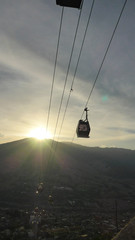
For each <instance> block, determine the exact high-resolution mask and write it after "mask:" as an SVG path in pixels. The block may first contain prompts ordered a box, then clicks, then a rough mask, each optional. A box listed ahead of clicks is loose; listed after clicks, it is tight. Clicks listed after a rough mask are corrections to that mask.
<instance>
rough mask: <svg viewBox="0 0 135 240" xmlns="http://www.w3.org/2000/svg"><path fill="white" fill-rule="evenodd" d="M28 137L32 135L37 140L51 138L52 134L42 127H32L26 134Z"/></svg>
mask: <svg viewBox="0 0 135 240" xmlns="http://www.w3.org/2000/svg"><path fill="white" fill-rule="evenodd" d="M28 137H33V138H36V139H39V140H43V139H49V138H52V134H51V133H50V132H49V131H46V129H45V128H43V127H38V128H35V129H32V130H31V131H30V133H29V134H28Z"/></svg>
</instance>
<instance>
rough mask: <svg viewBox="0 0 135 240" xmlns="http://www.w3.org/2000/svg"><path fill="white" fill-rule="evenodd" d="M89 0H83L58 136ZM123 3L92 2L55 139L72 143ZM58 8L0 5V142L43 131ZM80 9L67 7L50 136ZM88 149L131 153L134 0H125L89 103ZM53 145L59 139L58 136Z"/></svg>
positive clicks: (10, 0)
mask: <svg viewBox="0 0 135 240" xmlns="http://www.w3.org/2000/svg"><path fill="white" fill-rule="evenodd" d="M91 4H92V0H84V4H83V8H82V16H81V20H80V25H79V29H78V34H77V38H76V43H75V48H74V52H73V58H72V61H71V67H70V70H69V76H68V80H67V85H66V89H65V94H64V101H63V104H62V108H61V114H60V118H59V123H58V128H57V133H58V132H59V126H60V125H61V120H62V117H63V112H64V110H65V104H66V101H67V97H68V95H69V92H70V88H71V82H72V80H73V75H74V71H75V67H76V63H77V59H78V55H79V51H80V47H81V44H82V39H83V36H84V31H85V28H86V24H87V20H88V16H89V12H90V8H91ZM123 4H124V0H113V1H112V0H102V1H101V0H95V4H94V8H93V12H92V16H91V21H90V23H89V27H88V31H87V35H86V39H85V42H84V46H83V50H82V54H81V58H80V62H79V65H78V69H77V74H76V77H75V81H74V86H73V91H72V93H71V98H70V102H69V106H68V109H67V114H66V117H65V121H64V124H63V128H62V131H61V136H60V138H59V140H61V141H63V140H64V141H71V140H72V138H73V135H74V133H75V130H76V126H77V122H78V120H79V119H80V117H81V115H82V112H83V109H84V107H85V104H86V101H87V99H88V96H89V93H90V91H91V88H92V86H93V82H94V80H95V77H96V75H97V72H98V70H99V67H100V64H101V61H102V59H103V56H104V54H105V51H106V48H107V45H108V43H109V40H110V38H111V35H112V32H113V30H114V27H115V25H116V22H117V19H118V17H119V14H120V11H121V8H122V6H123ZM61 11H62V8H61V7H60V6H58V5H56V2H55V0H29V1H28V0H0V126H1V128H0V143H3V142H6V141H12V140H15V139H21V138H25V137H27V135H28V133H29V132H30V131H31V130H32V129H35V128H37V127H39V126H41V125H43V126H44V127H46V120H47V114H48V107H49V100H50V92H51V85H52V79H53V71H54V63H55V55H56V47H57V39H58V32H59V24H60V17H61ZM78 16H79V10H78V9H71V8H64V15H63V23H62V30H61V37H60V45H59V52H58V61H57V66H56V74H55V81H54V89H53V96H52V105H51V111H50V119H49V127H48V130H49V131H50V132H51V133H52V134H53V133H54V129H55V124H56V119H57V114H58V109H59V104H60V100H61V96H62V91H63V87H64V82H65V76H66V72H67V67H68V62H69V58H70V54H71V48H72V44H73V38H74V34H75V29H76V25H77V20H78ZM87 107H88V108H89V110H90V111H89V121H90V124H91V137H90V139H77V138H76V137H75V139H74V142H75V143H78V144H83V145H87V146H99V147H101V146H107V147H122V148H130V149H135V1H134V0H128V1H127V5H126V7H125V10H124V12H123V15H122V18H121V21H120V23H119V25H118V28H117V30H116V33H115V36H114V39H113V41H112V44H111V46H110V49H109V51H108V54H107V56H106V59H105V62H104V64H103V67H102V69H101V72H100V75H99V77H98V80H97V82H96V85H95V88H94V90H93V93H92V95H91V98H90V101H89V104H88V106H87ZM55 139H56V140H57V137H56V138H55Z"/></svg>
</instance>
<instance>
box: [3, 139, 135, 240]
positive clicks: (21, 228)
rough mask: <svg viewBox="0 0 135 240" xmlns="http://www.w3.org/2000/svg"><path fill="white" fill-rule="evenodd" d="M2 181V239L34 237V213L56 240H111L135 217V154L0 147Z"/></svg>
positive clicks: (42, 231) (29, 143)
mask: <svg viewBox="0 0 135 240" xmlns="http://www.w3.org/2000/svg"><path fill="white" fill-rule="evenodd" d="M56 146H57V147H56ZM52 153H54V154H52ZM0 176H1V181H0V206H1V207H0V219H1V221H0V230H1V235H0V239H25V240H26V239H29V238H30V237H29V234H30V236H31V234H34V235H36V234H37V233H35V230H34V229H35V228H33V227H34V226H35V225H32V226H30V218H31V214H33V212H34V214H35V216H36V217H37V216H40V217H41V223H40V225H38V224H37V225H36V227H39V230H38V236H39V237H40V239H56V238H57V239H58V240H62V239H65V240H66V239H70V240H71V239H72V240H75V239H76V240H78V239H80V240H82V239H86V240H110V239H111V238H112V237H113V236H115V235H116V231H117V230H120V229H121V228H122V227H123V226H124V225H125V223H127V222H128V221H129V219H130V218H131V217H133V216H134V212H135V204H134V203H135V201H134V199H135V193H134V188H135V151H131V150H127V149H115V148H106V149H102V148H98V147H95V148H88V147H84V146H80V145H76V144H71V143H58V144H57V143H56V142H52V141H51V140H46V141H41V142H40V141H37V140H34V139H23V140H20V141H16V142H11V143H6V144H1V145H0ZM41 182H42V189H41V188H40V189H41V191H39V192H38V193H37V190H38V189H39V186H41V184H40V183H41ZM49 195H51V196H52V197H51V201H49V199H50V198H49ZM35 207H36V208H35ZM37 207H38V208H37ZM35 209H38V210H35ZM116 210H117V223H116ZM35 211H36V212H35ZM30 229H31V230H30ZM29 231H30V232H29ZM116 239H117V238H116ZM118 239H119V238H118ZM120 239H121V238H120Z"/></svg>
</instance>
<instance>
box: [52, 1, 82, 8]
mask: <svg viewBox="0 0 135 240" xmlns="http://www.w3.org/2000/svg"><path fill="white" fill-rule="evenodd" d="M82 1H83V0H56V4H57V5H60V6H62V7H71V8H79V9H80V8H81V6H82Z"/></svg>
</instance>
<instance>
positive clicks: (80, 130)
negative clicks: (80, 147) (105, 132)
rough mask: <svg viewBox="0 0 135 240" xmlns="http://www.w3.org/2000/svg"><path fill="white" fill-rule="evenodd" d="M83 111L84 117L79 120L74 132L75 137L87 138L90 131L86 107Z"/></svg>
mask: <svg viewBox="0 0 135 240" xmlns="http://www.w3.org/2000/svg"><path fill="white" fill-rule="evenodd" d="M84 111H86V119H85V120H79V122H78V125H77V129H76V133H77V137H81V138H89V133H90V124H89V121H88V113H87V112H88V109H87V108H85V109H84Z"/></svg>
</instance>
